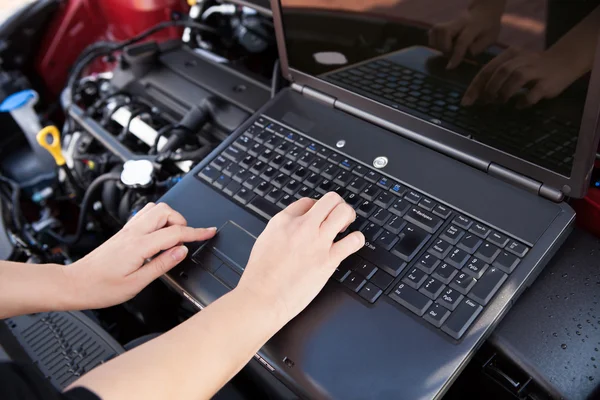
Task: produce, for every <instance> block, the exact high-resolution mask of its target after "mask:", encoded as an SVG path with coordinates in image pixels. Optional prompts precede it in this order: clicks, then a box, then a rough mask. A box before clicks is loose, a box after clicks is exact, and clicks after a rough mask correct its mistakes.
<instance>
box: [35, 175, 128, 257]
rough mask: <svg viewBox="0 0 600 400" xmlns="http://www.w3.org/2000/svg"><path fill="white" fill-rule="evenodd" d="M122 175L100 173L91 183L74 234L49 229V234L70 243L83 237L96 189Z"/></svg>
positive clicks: (60, 240) (62, 241) (82, 202)
mask: <svg viewBox="0 0 600 400" xmlns="http://www.w3.org/2000/svg"><path fill="white" fill-rule="evenodd" d="M120 179H121V175H120V174H116V173H108V174H104V175H100V176H99V177H97V178H96V179H94V181H93V182H92V183H91V185H90V186H89V187H88V188H87V190H86V191H85V194H84V196H83V200H82V201H81V211H80V213H79V220H78V221H77V231H75V235H74V236H70V237H64V236H61V235H59V234H57V233H56V232H54V231H51V230H47V231H45V232H46V233H47V234H48V235H49V236H51V237H52V238H53V239H55V240H57V241H59V242H61V243H64V244H68V245H74V244H75V243H77V242H78V241H79V239H81V236H82V235H83V232H84V230H85V221H86V216H87V214H88V212H89V209H90V207H91V206H92V199H93V196H94V194H95V193H96V191H97V190H98V189H99V188H101V187H102V186H103V185H104V183H105V182H108V181H115V180H120Z"/></svg>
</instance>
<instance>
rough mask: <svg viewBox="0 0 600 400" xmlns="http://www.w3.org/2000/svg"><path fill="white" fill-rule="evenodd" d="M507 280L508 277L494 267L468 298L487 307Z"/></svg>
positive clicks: (484, 275) (474, 287)
mask: <svg viewBox="0 0 600 400" xmlns="http://www.w3.org/2000/svg"><path fill="white" fill-rule="evenodd" d="M507 278H508V275H506V274H505V273H504V272H502V271H501V270H500V269H499V268H496V267H492V268H490V269H488V270H487V271H486V272H485V274H483V276H482V277H481V279H480V280H479V281H478V282H477V284H476V285H475V286H473V289H471V292H470V293H469V295H468V297H469V298H471V299H473V300H475V301H476V302H478V303H479V304H481V305H482V306H486V305H487V304H488V303H489V302H490V300H491V299H492V297H494V295H495V294H496V292H497V291H498V289H500V287H501V286H502V284H503V283H504V281H506V279H507Z"/></svg>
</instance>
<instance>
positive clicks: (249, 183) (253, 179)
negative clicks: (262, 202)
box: [242, 175, 264, 190]
mask: <svg viewBox="0 0 600 400" xmlns="http://www.w3.org/2000/svg"><path fill="white" fill-rule="evenodd" d="M262 182H264V181H263V180H262V179H260V178H259V177H258V176H255V175H251V176H250V177H248V179H246V180H245V181H244V182H243V183H242V185H244V187H246V188H248V189H250V190H254V189H255V188H256V187H257V186H258V185H260V184H261V183H262Z"/></svg>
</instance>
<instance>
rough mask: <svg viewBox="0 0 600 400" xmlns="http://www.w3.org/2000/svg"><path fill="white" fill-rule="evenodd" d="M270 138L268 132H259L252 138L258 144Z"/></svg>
mask: <svg viewBox="0 0 600 400" xmlns="http://www.w3.org/2000/svg"><path fill="white" fill-rule="evenodd" d="M271 136H272V135H271V134H270V133H269V132H267V131H261V132H259V133H258V134H257V135H256V136H255V137H254V140H256V141H257V142H258V143H264V142H266V141H267V140H269V139H270V138H271Z"/></svg>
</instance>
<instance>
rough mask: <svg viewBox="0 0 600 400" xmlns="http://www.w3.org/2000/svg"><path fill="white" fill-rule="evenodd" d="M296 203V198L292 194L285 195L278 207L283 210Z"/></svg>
mask: <svg viewBox="0 0 600 400" xmlns="http://www.w3.org/2000/svg"><path fill="white" fill-rule="evenodd" d="M294 201H296V198H295V197H294V196H293V195H291V194H284V195H283V197H282V198H281V199H279V201H278V202H277V205H278V206H279V207H281V208H286V207H287V206H289V205H290V204H292V203H293V202H294Z"/></svg>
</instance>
